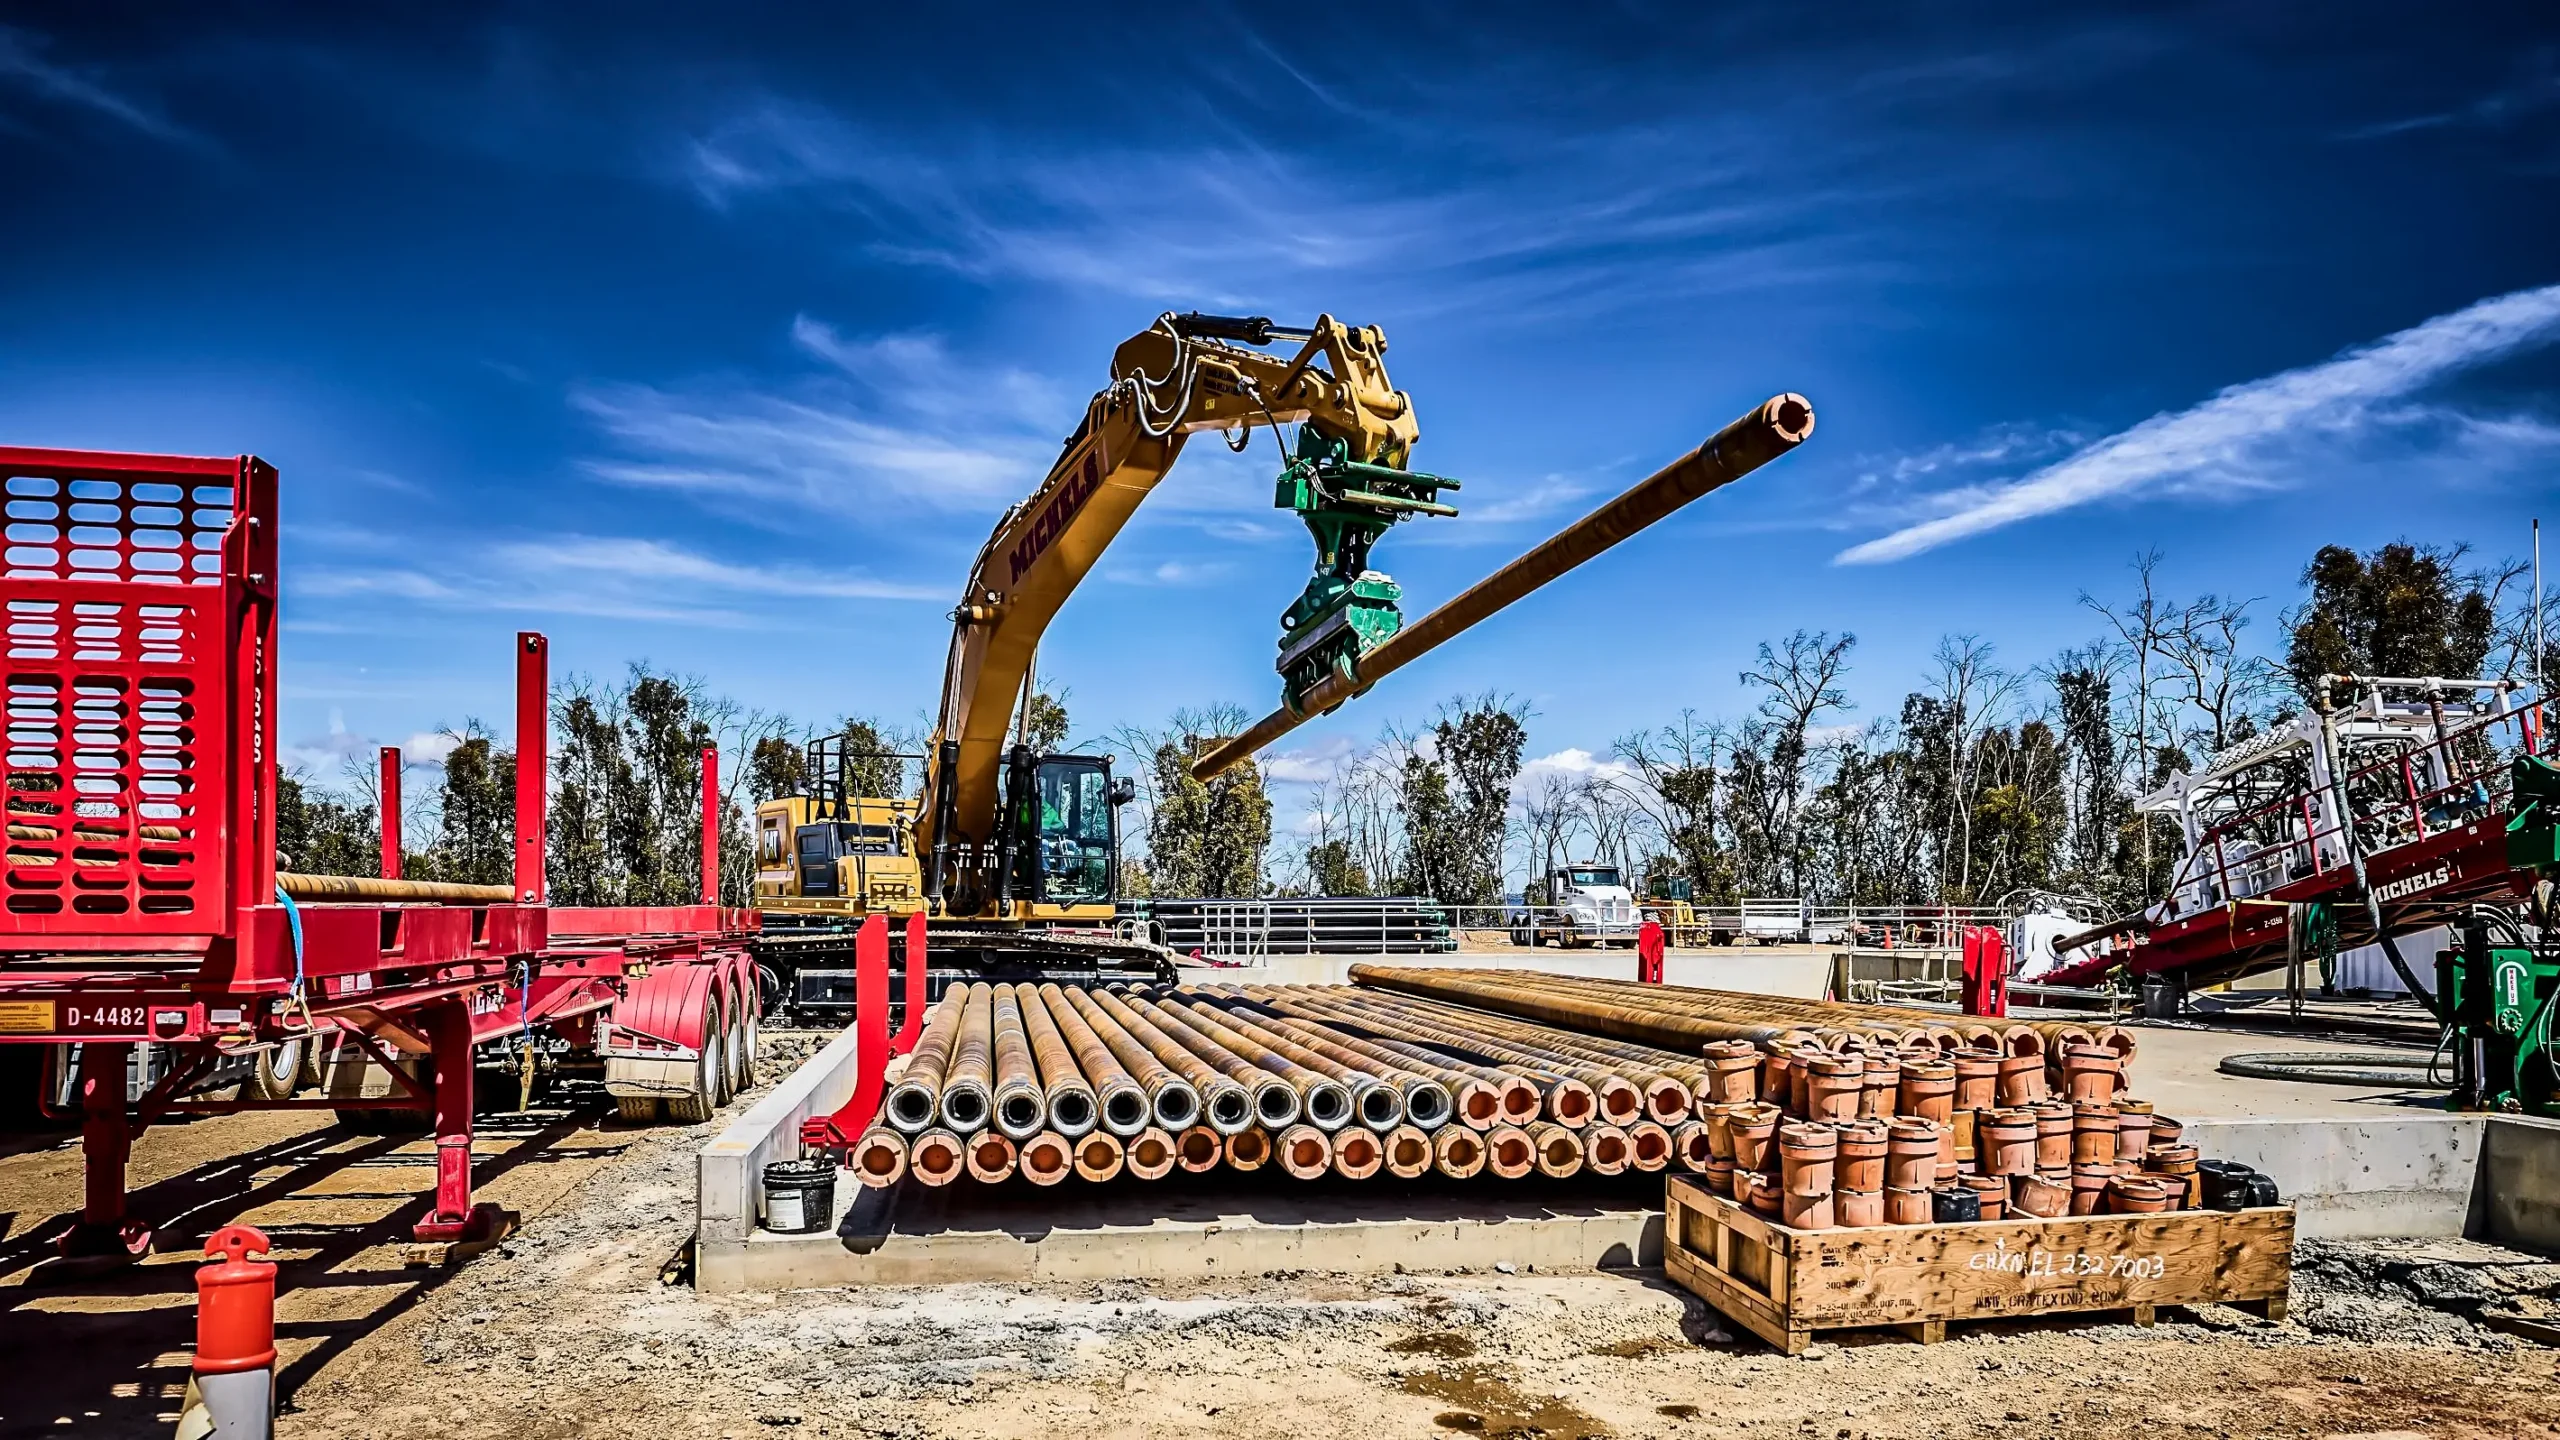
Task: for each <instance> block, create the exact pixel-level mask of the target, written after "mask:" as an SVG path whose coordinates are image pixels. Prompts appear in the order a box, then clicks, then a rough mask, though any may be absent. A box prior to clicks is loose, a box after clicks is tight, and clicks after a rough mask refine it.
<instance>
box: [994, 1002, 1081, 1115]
mask: <svg viewBox="0 0 2560 1440" xmlns="http://www.w3.org/2000/svg"><path fill="white" fill-rule="evenodd" d="M1004 988H1005V989H1007V990H1009V991H1011V992H1012V994H1013V1003H1014V1008H1015V1009H1016V1010H1017V1011H1019V1012H1020V1013H1021V1015H1022V1033H1023V1036H1024V1038H1025V1039H1027V1040H1029V1041H1030V1042H1031V1060H1032V1063H1033V1064H1034V1065H1036V1066H1037V1067H1039V1078H1040V1105H1041V1113H1043V1114H1045V1115H1046V1116H1048V1118H1049V1128H1050V1129H1052V1130H1055V1131H1057V1132H1058V1133H1059V1134H1061V1135H1064V1136H1065V1137H1067V1138H1068V1139H1069V1140H1076V1139H1080V1138H1082V1137H1083V1136H1084V1135H1086V1134H1087V1133H1089V1132H1090V1131H1091V1130H1092V1129H1093V1127H1094V1126H1096V1125H1098V1124H1100V1123H1101V1121H1102V1106H1101V1104H1100V1103H1099V1102H1098V1100H1097V1099H1096V1098H1095V1096H1094V1093H1093V1086H1091V1085H1090V1084H1087V1083H1086V1082H1085V1078H1084V1071H1083V1070H1082V1069H1080V1068H1078V1066H1077V1064H1076V1054H1075V1052H1074V1051H1073V1050H1070V1049H1068V1048H1067V1037H1066V1036H1065V1035H1063V1034H1061V1033H1060V1032H1059V1030H1058V1022H1057V1018H1056V1017H1055V1016H1053V1015H1051V1014H1050V1013H1049V1005H1048V1002H1047V1001H1045V1000H1043V999H1042V998H1041V996H1040V992H1039V990H1038V989H1037V988H1035V987H1033V986H1030V985H1009V986H1006V987H1004Z"/></svg>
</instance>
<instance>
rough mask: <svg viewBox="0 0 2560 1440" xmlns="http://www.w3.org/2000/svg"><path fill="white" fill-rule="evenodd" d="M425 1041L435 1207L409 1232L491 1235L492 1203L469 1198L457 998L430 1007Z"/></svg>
mask: <svg viewBox="0 0 2560 1440" xmlns="http://www.w3.org/2000/svg"><path fill="white" fill-rule="evenodd" d="M426 1029H427V1040H428V1043H430V1044H431V1045H433V1046H434V1047H435V1050H434V1054H433V1056H432V1060H433V1063H434V1066H435V1101H436V1200H435V1208H434V1210H433V1211H431V1212H430V1213H429V1214H428V1216H427V1218H426V1219H424V1220H421V1221H419V1222H418V1224H417V1228H416V1229H415V1230H414V1231H412V1232H411V1233H413V1234H415V1235H416V1236H417V1237H418V1238H419V1239H421V1240H465V1241H476V1240H485V1239H490V1238H493V1237H494V1235H495V1233H496V1231H497V1230H498V1228H499V1226H500V1223H501V1221H502V1220H503V1218H504V1212H503V1211H501V1210H499V1209H498V1207H497V1206H495V1205H474V1204H473V1203H471V1011H470V1009H469V1007H468V1006H466V1005H465V1004H464V1003H463V1002H462V1001H460V1000H449V1001H445V1002H443V1003H441V1004H439V1005H436V1006H434V1007H433V1009H432V1010H431V1012H430V1013H429V1015H428V1017H427V1025H426Z"/></svg>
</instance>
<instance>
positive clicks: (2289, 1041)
mask: <svg viewBox="0 0 2560 1440" xmlns="http://www.w3.org/2000/svg"><path fill="white" fill-rule="evenodd" d="M2125 1028H2126V1029H2128V1030H2130V1031H2132V1032H2133V1038H2134V1040H2135V1041H2136V1042H2137V1043H2139V1044H2140V1045H2141V1047H2142V1049H2141V1051H2140V1053H2139V1054H2137V1055H2135V1056H2134V1060H2133V1070H2132V1074H2131V1076H2130V1077H2129V1081H2128V1083H2129V1085H2130V1087H2131V1089H2132V1093H2134V1094H2135V1095H2138V1096H2140V1097H2142V1098H2143V1099H2145V1100H2148V1101H2150V1102H2151V1103H2152V1104H2154V1105H2157V1106H2159V1107H2160V1113H2162V1114H2164V1115H2175V1116H2177V1117H2179V1118H2180V1119H2183V1120H2193V1119H2196V1118H2199V1117H2211V1116H2244V1117H2249V1118H2254V1119H2311V1118H2314V1117H2321V1118H2328V1119H2347V1118H2350V1117H2355V1116H2377V1115H2394V1114H2421V1115H2442V1114H2443V1113H2444V1094H2445V1092H2443V1091H2442V1090H2392V1089H2382V1088H2367V1087H2361V1086H2354V1085H2317V1084H2313V1083H2311V1082H2308V1081H2289V1080H2249V1079H2243V1078H2241V1077H2239V1076H2236V1075H2225V1074H2223V1073H2221V1072H2220V1071H2218V1070H2216V1069H2215V1068H2214V1067H2215V1066H2216V1065H2218V1064H2220V1063H2221V1061H2222V1057H2224V1056H2226V1055H2244V1054H2251V1053H2262V1052H2267V1051H2288V1050H2299V1051H2306V1052H2308V1051H2315V1050H2316V1051H2322V1052H2335V1053H2357V1052H2374V1051H2382V1050H2387V1049H2390V1048H2391V1047H2388V1046H2385V1045H2383V1044H2381V1043H2380V1042H2378V1041H2369V1042H2365V1043H2362V1044H2334V1043H2331V1042H2328V1041H2321V1040H2304V1039H2300V1038H2298V1037H2295V1036H2291V1035H2263V1034H2239V1033H2235V1032H2233V1031H2229V1030H2202V1029H2193V1028H2187V1027H2181V1026H2173V1025H2157V1024H2128V1025H2126V1026H2125ZM2405 1053H2407V1054H2409V1055H2410V1056H2411V1058H2413V1059H2418V1060H2423V1059H2424V1058H2425V1057H2424V1054H2423V1052H2419V1051H2407V1052H2405ZM2207 1153H2211V1152H2207Z"/></svg>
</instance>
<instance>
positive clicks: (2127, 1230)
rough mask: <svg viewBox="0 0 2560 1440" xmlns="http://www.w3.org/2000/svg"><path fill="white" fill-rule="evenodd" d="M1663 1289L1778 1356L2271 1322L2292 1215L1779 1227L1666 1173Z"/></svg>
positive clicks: (2278, 1312) (2189, 1213) (2278, 1311)
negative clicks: (2087, 1314)
mask: <svg viewBox="0 0 2560 1440" xmlns="http://www.w3.org/2000/svg"><path fill="white" fill-rule="evenodd" d="M1662 1238H1663V1245H1662V1261H1663V1268H1664V1269H1666V1270H1668V1271H1669V1272H1670V1274H1671V1278H1672V1279H1674V1280H1676V1281H1678V1282H1679V1283H1680V1284H1681V1285H1683V1286H1685V1287H1686V1288H1687V1289H1688V1290H1689V1291H1690V1292H1691V1293H1692V1294H1695V1295H1696V1296H1698V1298H1700V1299H1702V1300H1704V1301H1706V1302H1707V1303H1708V1304H1710V1305H1713V1306H1714V1307H1716V1308H1717V1309H1718V1310H1720V1311H1723V1312H1724V1313H1725V1314H1726V1315H1727V1316H1729V1317H1730V1318H1731V1319H1732V1320H1733V1321H1734V1322H1735V1323H1736V1324H1738V1325H1740V1326H1742V1327H1743V1328H1744V1329H1746V1330H1749V1331H1751V1332H1752V1333H1753V1334H1755V1335H1758V1336H1759V1337H1760V1338H1761V1339H1763V1340H1766V1341H1768V1342H1769V1343H1770V1344H1772V1345H1775V1346H1777V1347H1778V1348H1779V1349H1781V1350H1783V1351H1785V1352H1786V1353H1787V1354H1790V1355H1793V1354H1796V1353H1798V1352H1800V1351H1802V1350H1803V1349H1804V1347H1805V1346H1806V1345H1808V1344H1810V1343H1812V1339H1813V1335H1814V1332H1815V1331H1818V1330H1843V1329H1853V1328H1857V1327H1862V1326H1891V1327H1893V1328H1895V1329H1898V1330H1901V1331H1902V1332H1903V1333H1905V1334H1907V1335H1909V1336H1911V1337H1912V1338H1913V1339H1915V1340H1919V1341H1922V1342H1924V1343H1927V1342H1934V1341H1937V1340H1940V1339H1943V1338H1945V1336H1946V1326H1947V1322H1948V1321H1950V1320H1996V1319H2003V1318H2009V1317H2015V1316H2020V1315H2051V1314H2069V1313H2077V1312H2083V1311H2106V1310H2129V1311H2131V1312H2133V1313H2132V1319H2133V1321H2134V1323H2135V1324H2138V1325H2148V1324H2150V1323H2151V1318H2152V1312H2153V1310H2154V1308H2155V1307H2157V1306H2161V1305H2196V1304H2204V1303H2208V1302H2219V1303H2222V1304H2232V1305H2245V1306H2248V1307H2250V1308H2253V1309H2256V1310H2258V1311H2259V1312H2260V1313H2262V1314H2264V1315H2266V1316H2267V1317H2268V1318H2270V1319H2278V1320H2280V1319H2282V1318H2284V1303H2285V1289H2286V1286H2287V1285H2288V1284H2289V1283H2290V1282H2291V1279H2292V1275H2293V1208H2292V1207H2291V1206H2287V1205H2274V1206H2268V1207H2266V1208H2263V1209H2255V1210H2242V1211H2238V1212H2236V1213H2225V1212H2222V1211H2216V1210H2181V1211H2175V1212H2172V1213H2169V1214H2165V1215H2089V1216H2066V1217H2064V1218H2062V1219H2059V1220H2036V1219H2025V1220H1990V1221H1980V1222H1976V1223H1972V1224H1958V1225H1883V1226H1876V1227H1872V1228H1867V1229H1858V1230H1790V1229H1788V1228H1786V1227H1785V1226H1783V1225H1773V1224H1771V1223H1769V1222H1768V1221H1766V1220H1764V1219H1762V1218H1761V1217H1759V1216H1757V1215H1754V1214H1752V1213H1751V1212H1750V1211H1749V1210H1748V1209H1746V1208H1744V1207H1743V1206H1741V1205H1738V1204H1736V1203H1734V1202H1733V1201H1731V1200H1728V1199H1726V1198H1724V1197H1723V1196H1721V1195H1716V1194H1713V1193H1711V1192H1709V1191H1708V1189H1707V1188H1706V1187H1705V1186H1704V1185H1702V1184H1699V1183H1698V1182H1697V1181H1696V1180H1694V1179H1691V1178H1689V1177H1687V1176H1679V1175H1675V1176H1673V1177H1671V1180H1670V1198H1669V1201H1668V1204H1667V1207H1666V1214H1665V1223H1664V1225H1663V1237H1662Z"/></svg>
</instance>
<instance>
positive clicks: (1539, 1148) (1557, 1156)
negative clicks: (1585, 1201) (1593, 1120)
mask: <svg viewBox="0 0 2560 1440" xmlns="http://www.w3.org/2000/svg"><path fill="white" fill-rule="evenodd" d="M1604 1128H1614V1127H1604ZM1528 1134H1529V1146H1530V1149H1531V1150H1532V1151H1533V1152H1534V1153H1535V1154H1536V1156H1537V1161H1538V1173H1539V1174H1541V1175H1545V1176H1549V1177H1552V1178H1554V1179H1557V1180H1563V1179H1566V1178H1568V1177H1570V1176H1572V1175H1575V1174H1578V1173H1580V1171H1581V1169H1582V1163H1583V1156H1582V1140H1581V1137H1579V1136H1577V1135H1575V1134H1574V1133H1573V1132H1572V1131H1570V1130H1567V1129H1566V1128H1564V1127H1563V1126H1561V1125H1557V1124H1553V1123H1550V1122H1548V1121H1545V1120H1541V1121H1539V1122H1538V1123H1537V1124H1535V1125H1532V1126H1530V1127H1528Z"/></svg>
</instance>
